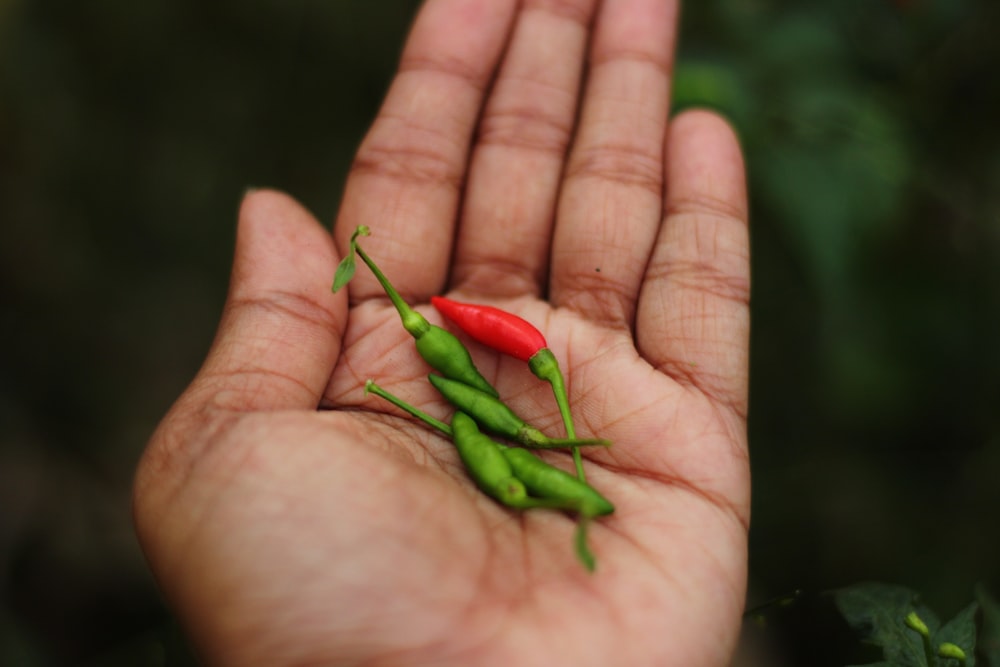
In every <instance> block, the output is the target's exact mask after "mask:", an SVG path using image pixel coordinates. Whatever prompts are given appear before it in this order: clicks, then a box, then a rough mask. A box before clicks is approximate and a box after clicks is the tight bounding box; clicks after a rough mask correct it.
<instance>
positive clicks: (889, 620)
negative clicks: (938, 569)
mask: <svg viewBox="0 0 1000 667" xmlns="http://www.w3.org/2000/svg"><path fill="white" fill-rule="evenodd" d="M833 597H834V602H835V603H836V605H837V608H838V609H839V610H840V613H841V614H843V615H844V618H845V619H846V620H847V623H848V624H849V625H850V626H851V627H852V628H854V629H855V630H857V631H858V632H860V633H861V634H862V636H863V637H864V639H865V641H867V642H870V643H872V644H875V645H876V646H879V647H881V648H882V651H883V654H884V656H885V658H886V662H885V663H884V664H888V665H893V666H894V667H928V665H927V660H926V658H925V657H924V649H923V645H922V643H921V641H920V636H919V635H918V634H917V633H916V632H914V631H913V630H911V629H910V628H908V627H906V624H905V622H904V619H905V618H906V616H907V614H909V613H910V612H912V611H917V613H918V614H919V615H920V617H921V619H923V621H924V623H926V624H927V626H928V628H929V629H930V631H931V632H932V633H933V632H934V630H936V629H937V626H938V620H937V617H936V616H934V614H933V613H932V612H930V610H927V609H919V610H918V609H917V594H916V593H915V592H913V591H911V590H910V589H908V588H904V587H902V586H893V585H890V584H879V583H863V584H857V585H855V586H848V587H847V588H841V589H839V590H837V591H835V592H834V594H833Z"/></svg>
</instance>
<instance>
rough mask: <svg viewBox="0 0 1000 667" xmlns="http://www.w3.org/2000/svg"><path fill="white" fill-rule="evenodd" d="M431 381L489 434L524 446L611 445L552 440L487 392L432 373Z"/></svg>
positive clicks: (583, 440)
mask: <svg viewBox="0 0 1000 667" xmlns="http://www.w3.org/2000/svg"><path fill="white" fill-rule="evenodd" d="M428 379H429V380H430V381H431V384H432V385H434V388H435V389H437V390H438V391H439V392H441V395H442V396H444V397H445V398H446V399H447V400H448V402H449V403H451V404H452V405H454V406H455V407H456V408H458V409H459V410H461V411H463V412H465V413H467V414H469V415H470V416H471V417H472V418H474V419H475V420H476V421H477V422H478V423H479V424H480V425H481V426H482V427H483V428H485V429H486V430H487V431H492V432H493V433H496V434H497V435H501V436H503V437H505V438H507V439H509V440H513V441H514V442H519V443H521V444H522V445H524V446H525V447H533V448H553V447H574V448H575V447H583V446H587V445H599V446H602V447H608V446H610V445H611V443H610V442H609V441H608V440H602V439H600V438H550V437H548V436H547V435H545V434H544V433H542V432H541V431H539V430H538V429H537V428H535V427H534V426H531V425H530V424H528V423H527V422H525V421H524V420H523V419H521V418H520V417H519V416H517V414H516V413H515V412H514V411H513V410H511V409H510V408H509V407H508V406H507V405H506V404H505V403H504V402H503V401H501V400H500V399H498V398H496V397H494V396H491V395H489V394H487V393H486V392H484V391H481V390H479V389H476V388H475V387H470V386H469V385H467V384H464V383H462V382H459V381H456V380H452V379H449V378H445V377H441V376H440V375H434V374H433V373H432V374H431V375H429V376H428Z"/></svg>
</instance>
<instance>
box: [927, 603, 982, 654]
mask: <svg viewBox="0 0 1000 667" xmlns="http://www.w3.org/2000/svg"><path fill="white" fill-rule="evenodd" d="M977 611H979V603H978V602H973V603H972V604H970V605H969V606H968V607H966V608H965V609H963V610H962V611H960V612H958V614H956V615H955V618H953V619H951V620H950V621H948V622H947V623H945V624H944V625H943V626H942V627H941V629H940V630H938V631H937V632H935V633H934V634H933V635H932V637H931V643H932V644H933V645H934V646H935V647H936V646H940V645H941V644H943V643H944V642H950V643H952V644H955V645H956V646H958V647H959V648H961V649H962V650H963V651H964V652H965V667H975V664H976V656H975V651H976V612H977ZM942 664H947V663H944V662H942ZM952 664H954V662H953V663H952Z"/></svg>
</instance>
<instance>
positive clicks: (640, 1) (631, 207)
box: [551, 0, 677, 326]
mask: <svg viewBox="0 0 1000 667" xmlns="http://www.w3.org/2000/svg"><path fill="white" fill-rule="evenodd" d="M676 21H677V2H676V0H608V1H607V2H605V3H603V5H602V7H601V11H600V13H599V15H598V17H597V22H596V27H595V32H594V39H593V45H592V47H591V53H590V73H589V78H588V81H587V89H586V93H585V97H584V100H583V108H582V112H581V116H580V124H579V130H578V135H577V137H576V140H575V143H574V146H573V150H572V152H571V154H570V157H569V161H568V163H567V168H566V173H565V175H564V181H563V190H562V193H561V197H560V201H559V214H558V219H557V222H556V230H555V235H554V238H553V251H552V277H551V299H552V302H553V303H554V304H556V305H560V306H567V307H569V308H571V309H573V310H576V311H577V312H581V313H585V314H586V315H587V316H588V318H590V319H595V320H597V321H602V322H606V323H608V324H611V325H612V326H630V324H631V322H632V318H633V316H634V313H635V303H636V299H637V297H638V291H639V286H640V285H641V282H642V276H643V273H644V271H645V268H646V263H647V261H648V259H649V253H650V251H651V248H652V246H653V242H654V240H655V238H656V233H657V228H658V224H659V220H660V217H661V214H662V208H663V151H664V139H665V136H666V127H667V113H668V106H669V88H670V68H671V64H672V60H673V47H674V35H675V31H676Z"/></svg>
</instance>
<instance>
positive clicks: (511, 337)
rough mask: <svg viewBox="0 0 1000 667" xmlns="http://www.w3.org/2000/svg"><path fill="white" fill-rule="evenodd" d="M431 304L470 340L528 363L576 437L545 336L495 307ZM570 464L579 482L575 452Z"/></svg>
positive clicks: (438, 299) (439, 300)
mask: <svg viewBox="0 0 1000 667" xmlns="http://www.w3.org/2000/svg"><path fill="white" fill-rule="evenodd" d="M431 304H432V305H433V306H434V307H435V308H437V310H438V312H439V313H441V314H442V315H444V316H445V317H447V318H448V319H449V320H451V321H452V322H454V323H455V325H456V326H457V327H458V328H459V329H461V330H462V331H464V332H465V333H466V334H468V335H469V337H471V338H472V339H474V340H476V341H478V342H480V343H482V344H483V345H486V346H488V347H491V348H493V349H494V350H497V351H498V352H502V353H504V354H507V355H510V356H512V357H515V358H517V359H520V360H521V361H527V362H528V368H530V369H531V372H532V373H534V374H535V376H536V377H538V378H541V379H542V380H545V381H546V382H548V383H549V384H550V385H552V394H553V396H555V399H556V404H557V405H558V406H559V414H560V415H562V420H563V425H564V426H565V427H566V436H567V437H568V438H575V437H576V430H575V429H574V427H573V416H572V414H571V413H570V410H569V398H568V396H567V393H566V382H565V380H564V379H563V374H562V371H561V370H560V369H559V362H558V361H557V360H556V357H555V355H554V354H553V353H552V350H550V349H549V347H548V343H547V342H546V341H545V336H543V335H542V332H541V331H539V330H538V328H537V327H535V325H533V324H532V323H531V322H528V321H527V320H526V319H524V318H523V317H520V316H518V315H515V314H513V313H508V312H507V311H505V310H500V309H499V308H496V307H494V306H486V305H481V304H475V303H463V302H461V301H455V300H453V299H449V298H447V297H443V296H432V297H431ZM573 463H574V464H575V465H576V476H577V477H579V478H580V479H581V480H583V479H586V476H585V475H584V472H583V461H582V460H581V458H580V452H579V450H577V449H574V450H573Z"/></svg>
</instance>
